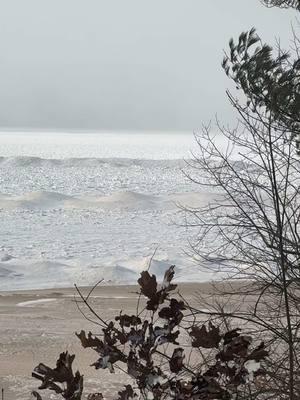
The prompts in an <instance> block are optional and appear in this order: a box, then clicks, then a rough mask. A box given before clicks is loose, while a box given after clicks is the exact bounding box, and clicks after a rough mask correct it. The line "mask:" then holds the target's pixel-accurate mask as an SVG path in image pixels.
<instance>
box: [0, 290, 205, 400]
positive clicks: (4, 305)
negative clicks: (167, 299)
mask: <svg viewBox="0 0 300 400" xmlns="http://www.w3.org/2000/svg"><path fill="white" fill-rule="evenodd" d="M83 290H84V291H85V292H86V293H87V292H88V290H89V289H88V288H85V289H83ZM180 290H181V292H182V294H183V295H184V296H185V297H186V299H187V300H188V301H190V302H193V301H195V293H196V292H197V291H199V290H200V291H201V292H207V291H209V290H210V289H209V284H206V283H195V284H180ZM74 294H75V289H73V288H67V289H47V290H34V291H29V290H28V291H16V292H0V388H4V394H5V397H4V398H5V400H13V399H20V400H23V399H30V393H31V391H32V390H33V389H37V387H38V383H39V382H38V381H37V380H36V379H33V378H31V372H32V370H33V368H34V367H35V366H36V365H38V364H39V363H40V362H44V363H45V364H46V365H49V366H50V367H54V366H55V362H56V359H57V357H58V355H59V353H60V352H62V351H66V350H68V351H69V352H70V353H73V354H76V359H75V362H74V366H75V368H78V369H79V370H80V372H81V373H83V374H84V376H85V393H88V392H90V391H101V392H102V393H103V394H104V395H105V397H106V398H114V397H116V396H114V394H116V393H117V390H118V389H120V388H121V387H122V385H124V384H126V383H127V382H128V377H127V376H126V375H123V374H122V373H118V372H116V373H115V374H110V373H109V372H108V371H95V370H94V369H93V368H92V367H90V366H89V365H90V364H91V363H92V362H94V361H95V360H96V359H97V354H96V353H95V352H93V351H90V350H84V349H82V347H81V345H80V343H79V340H78V339H77V338H76V336H75V332H76V331H77V332H79V331H80V330H81V329H84V330H86V331H89V330H92V331H93V332H94V333H97V332H99V331H100V329H101V328H100V327H99V326H97V325H94V324H92V323H91V322H89V321H87V320H86V319H85V318H84V316H83V315H82V314H81V313H80V311H79V310H78V307H77V305H76V302H75V300H74ZM136 302H137V287H136V286H102V287H98V288H97V289H96V290H95V291H94V292H93V296H92V297H91V303H92V305H93V306H94V307H95V309H96V310H97V311H98V312H99V313H100V314H101V316H102V317H104V318H105V319H111V318H113V317H114V316H115V315H117V314H118V313H119V311H120V310H121V309H122V310H123V311H124V312H127V313H135V310H136ZM42 394H43V399H46V400H48V399H54V398H55V397H53V395H52V397H50V393H49V392H46V391H44V393H42Z"/></svg>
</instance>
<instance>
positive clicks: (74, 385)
mask: <svg viewBox="0 0 300 400" xmlns="http://www.w3.org/2000/svg"><path fill="white" fill-rule="evenodd" d="M74 358H75V356H74V355H70V354H69V353H68V352H65V353H61V354H60V356H59V359H58V360H57V362H56V368H54V369H52V368H49V367H47V366H46V365H44V364H42V363H40V364H39V365H38V366H37V367H35V369H34V371H33V372H32V376H33V377H34V378H37V379H39V380H41V381H42V384H41V386H40V387H39V389H49V390H53V391H54V392H55V393H58V394H61V395H62V397H64V398H65V399H67V400H80V399H81V394H82V390H83V376H82V375H80V373H79V372H78V371H77V372H76V374H75V375H74V374H73V371H72V363H73V361H74ZM59 384H62V386H60V385H59Z"/></svg>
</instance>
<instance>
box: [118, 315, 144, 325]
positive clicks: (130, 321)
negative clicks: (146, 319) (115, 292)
mask: <svg viewBox="0 0 300 400" xmlns="http://www.w3.org/2000/svg"><path fill="white" fill-rule="evenodd" d="M115 320H116V321H119V324H120V326H121V327H122V328H123V327H124V326H125V327H126V328H129V327H130V326H136V325H139V324H141V323H142V321H141V319H140V318H139V317H137V316H136V315H131V316H130V315H127V314H124V315H119V316H117V317H116V318H115Z"/></svg>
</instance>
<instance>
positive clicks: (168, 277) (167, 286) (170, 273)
mask: <svg viewBox="0 0 300 400" xmlns="http://www.w3.org/2000/svg"><path fill="white" fill-rule="evenodd" d="M174 269H175V265H171V267H170V268H168V269H167V270H166V272H165V275H164V280H163V283H162V285H161V289H162V290H165V291H166V292H170V291H171V290H174V289H176V287H177V285H175V284H171V281H172V279H173V278H174V275H175V271H174Z"/></svg>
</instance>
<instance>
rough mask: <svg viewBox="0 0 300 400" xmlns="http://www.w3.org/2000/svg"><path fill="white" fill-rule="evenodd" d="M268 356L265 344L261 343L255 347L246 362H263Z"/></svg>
mask: <svg viewBox="0 0 300 400" xmlns="http://www.w3.org/2000/svg"><path fill="white" fill-rule="evenodd" d="M268 355H269V352H268V351H266V350H265V344H264V342H262V343H261V344H260V345H259V346H258V347H256V348H255V349H254V350H253V351H252V352H251V353H250V354H249V355H248V357H247V360H255V361H257V362H259V361H261V360H264V359H265V358H266V357H267V356H268Z"/></svg>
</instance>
